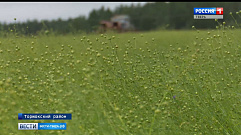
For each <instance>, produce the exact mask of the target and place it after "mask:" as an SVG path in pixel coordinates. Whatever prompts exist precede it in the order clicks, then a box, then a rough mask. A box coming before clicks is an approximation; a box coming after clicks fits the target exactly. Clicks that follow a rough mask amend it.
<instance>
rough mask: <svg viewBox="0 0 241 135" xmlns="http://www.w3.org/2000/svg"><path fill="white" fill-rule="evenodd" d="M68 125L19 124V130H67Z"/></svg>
mask: <svg viewBox="0 0 241 135" xmlns="http://www.w3.org/2000/svg"><path fill="white" fill-rule="evenodd" d="M66 128H67V126H66V123H18V130H66Z"/></svg>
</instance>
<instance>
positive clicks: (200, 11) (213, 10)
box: [194, 7, 223, 15]
mask: <svg viewBox="0 0 241 135" xmlns="http://www.w3.org/2000/svg"><path fill="white" fill-rule="evenodd" d="M194 15H223V8H222V7H210V8H194Z"/></svg>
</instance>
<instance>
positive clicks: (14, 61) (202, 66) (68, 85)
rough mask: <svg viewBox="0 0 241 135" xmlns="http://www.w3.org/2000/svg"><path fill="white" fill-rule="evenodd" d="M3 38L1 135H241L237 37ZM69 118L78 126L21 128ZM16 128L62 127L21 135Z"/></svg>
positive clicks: (223, 32) (223, 33)
mask: <svg viewBox="0 0 241 135" xmlns="http://www.w3.org/2000/svg"><path fill="white" fill-rule="evenodd" d="M12 33H13V34H11V33H10V34H8V35H7V36H6V37H1V38H0V114H1V115H0V134H1V135H28V134H29V135H48V134H58V135H59V134H60V135H61V134H64V135H131V134H133V135H195V134H196V135H201V134H202V135H220V134H225V135H239V134H241V125H240V124H241V103H240V102H241V68H240V67H241V56H240V54H241V38H240V35H241V31H240V29H236V30H235V29H231V28H226V29H223V28H220V29H218V30H210V31H209V30H200V31H198V30H195V29H194V30H191V31H153V32H140V33H120V34H118V33H107V34H92V35H65V36H54V35H52V34H51V33H50V34H49V35H38V36H32V37H24V36H21V35H20V36H17V37H16V36H13V35H14V34H15V33H14V32H12ZM18 113H72V120H66V121H63V120H60V121H57V120H55V121H51V120H33V121H31V120H22V121H20V120H18V115H17V114H18ZM18 122H22V123H24V122H29V123H34V122H39V123H40V122H44V123H49V122H66V123H67V130H63V131H54V130H52V131H51V130H46V131H39V130H35V131H20V130H18V128H17V125H18Z"/></svg>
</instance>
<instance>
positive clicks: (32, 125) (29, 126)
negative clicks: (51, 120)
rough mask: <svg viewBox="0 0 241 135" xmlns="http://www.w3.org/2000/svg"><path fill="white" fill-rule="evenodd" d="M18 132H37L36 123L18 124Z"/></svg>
mask: <svg viewBox="0 0 241 135" xmlns="http://www.w3.org/2000/svg"><path fill="white" fill-rule="evenodd" d="M18 130H38V123H18Z"/></svg>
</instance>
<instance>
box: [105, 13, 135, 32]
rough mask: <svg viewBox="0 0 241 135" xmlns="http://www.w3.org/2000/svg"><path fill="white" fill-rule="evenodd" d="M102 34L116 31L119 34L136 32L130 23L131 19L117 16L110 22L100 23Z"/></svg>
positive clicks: (125, 16)
mask: <svg viewBox="0 0 241 135" xmlns="http://www.w3.org/2000/svg"><path fill="white" fill-rule="evenodd" d="M100 30H101V32H106V31H107V30H116V31H118V32H125V31H131V30H134V26H133V25H132V24H131V23H130V17H129V16H127V15H116V16H114V17H112V18H111V19H110V21H105V20H102V21H100Z"/></svg>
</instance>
